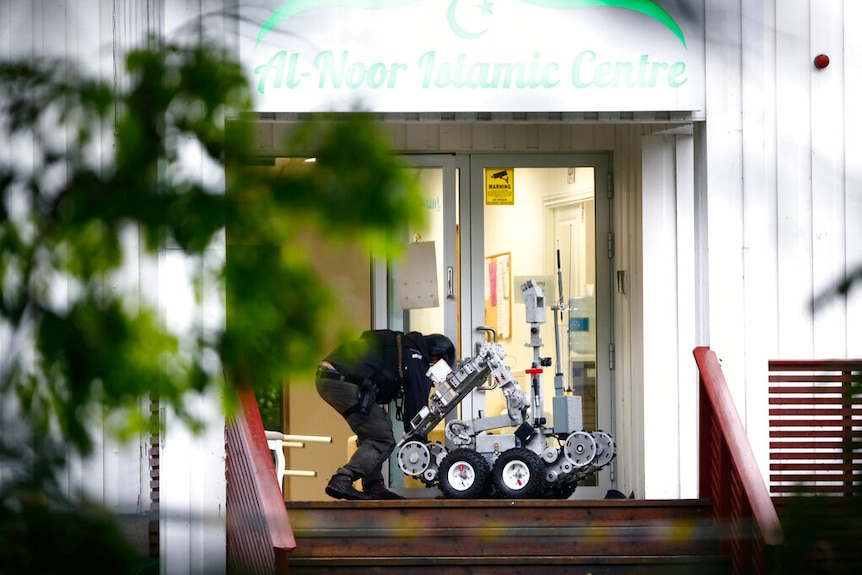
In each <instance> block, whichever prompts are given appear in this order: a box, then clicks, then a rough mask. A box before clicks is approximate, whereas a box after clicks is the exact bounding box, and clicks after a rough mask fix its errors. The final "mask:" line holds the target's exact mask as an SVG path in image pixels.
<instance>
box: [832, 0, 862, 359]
mask: <svg viewBox="0 0 862 575" xmlns="http://www.w3.org/2000/svg"><path fill="white" fill-rule="evenodd" d="M859 22H862V2H858V1H856V0H845V1H844V27H843V29H844V35H843V39H844V46H843V51H842V52H840V53H839V57H837V58H834V59H833V64H832V65H833V66H835V68H836V69H840V70H841V74H842V75H843V77H844V114H845V117H844V121H843V125H844V126H846V127H847V129H846V130H845V133H844V142H845V145H844V158H845V163H844V169H845V174H844V181H843V186H844V190H845V194H846V198H847V199H846V211H845V213H844V232H845V234H846V236H845V238H844V241H845V244H844V245H845V250H846V253H847V261H846V262H845V270H846V273H852V272H853V271H854V270H857V269H862V226H860V225H859V222H860V218H862V161H860V160H859V158H860V155H862V130H860V129H859V128H860V127H862V107H860V106H859V102H862V74H859V70H862V35H860V34H859V32H858V27H859ZM859 282H860V283H859V284H857V286H856V288H855V289H854V290H853V291H851V292H850V296H849V297H848V301H847V318H848V320H849V319H850V318H853V320H851V321H847V335H846V337H847V357H850V358H859V357H862V322H860V321H858V318H860V317H862V277H860V279H859Z"/></svg>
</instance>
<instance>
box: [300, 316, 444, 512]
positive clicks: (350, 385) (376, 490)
mask: <svg viewBox="0 0 862 575" xmlns="http://www.w3.org/2000/svg"><path fill="white" fill-rule="evenodd" d="M440 359H443V360H445V361H446V362H447V363H448V364H449V365H450V366H451V365H453V362H454V361H455V346H454V345H453V344H452V341H451V340H449V338H447V337H446V336H444V335H440V334H431V335H423V334H421V333H419V332H415V331H414V332H408V333H403V332H399V331H391V330H369V331H366V332H363V334H362V336H361V337H360V338H359V339H358V340H356V341H353V342H350V343H347V344H345V345H342V346H340V347H338V348H336V349H335V350H334V351H332V352H331V353H330V354H329V355H327V356H326V358H325V359H324V360H323V361H322V362H321V364H320V366H319V367H318V369H317V378H316V384H317V392H318V393H319V394H320V397H321V398H323V400H324V401H326V403H328V404H329V405H331V406H332V407H333V408H334V409H335V410H336V411H337V412H338V413H339V414H341V416H342V417H343V418H344V419H345V421H347V424H348V425H349V426H350V429H352V430H353V432H354V433H355V434H356V436H357V445H358V448H357V450H356V452H355V453H354V454H353V456H352V457H351V458H350V461H348V462H347V463H345V464H344V465H343V466H342V467H339V468H338V470H337V471H336V472H335V475H333V476H332V477H331V478H330V480H329V483H328V484H327V486H326V494H327V495H329V496H330V497H334V498H336V499H349V500H366V499H403V497H402V496H400V495H398V494H397V493H394V492H392V491H389V490H388V489H387V488H386V486H385V485H384V482H383V473H382V465H383V463H384V462H385V461H386V460H387V459H388V458H389V455H390V454H391V453H392V450H393V449H394V448H395V436H394V434H393V432H392V420H391V419H390V417H389V414H388V413H387V412H386V410H385V409H384V408H383V406H384V405H388V404H389V403H390V402H392V401H393V400H394V401H395V402H396V418H398V419H400V420H402V421H403V422H404V425H405V429H406V427H407V426H408V425H409V422H410V420H411V419H413V416H414V415H416V413H418V412H419V410H420V409H421V408H422V407H423V406H425V405H426V404H427V403H428V395H429V393H430V391H431V387H432V385H433V383H432V382H431V380H430V378H428V376H427V375H426V372H427V371H428V368H429V367H431V366H432V365H433V364H435V363H436V362H437V361H438V360H440ZM360 479H361V484H362V491H359V490H358V489H356V488H355V487H354V485H353V483H354V482H355V481H356V480H360Z"/></svg>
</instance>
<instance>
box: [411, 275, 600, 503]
mask: <svg viewBox="0 0 862 575" xmlns="http://www.w3.org/2000/svg"><path fill="white" fill-rule="evenodd" d="M561 291H562V290H561ZM521 292H522V294H523V296H524V301H525V303H526V308H527V323H529V324H530V333H531V341H530V343H529V344H527V345H528V346H529V347H532V348H533V356H534V361H533V365H532V367H531V369H528V370H526V371H527V374H528V375H529V376H530V378H531V381H530V388H531V393H530V394H527V393H525V392H524V391H523V390H522V389H521V387H520V386H519V385H518V382H517V381H516V380H515V378H514V376H513V375H512V370H511V369H510V368H509V365H508V364H507V363H506V359H505V355H506V354H505V351H504V350H503V347H502V346H501V345H499V344H498V343H496V342H495V341H486V342H484V343H483V344H482V345H481V347H480V349H479V351H478V353H477V354H476V356H475V357H471V358H466V359H464V360H462V361H459V362H457V364H456V366H455V367H454V369H453V368H451V367H450V366H449V365H447V364H446V362H444V361H438V362H437V363H436V364H435V365H434V366H432V367H431V369H430V370H429V371H428V375H429V376H430V377H431V379H432V380H433V381H434V382H435V383H436V384H437V385H436V388H435V390H434V392H433V393H432V394H431V397H430V399H429V402H428V406H427V407H423V408H422V410H421V411H420V412H419V413H418V414H417V415H416V416H415V417H414V418H413V420H412V421H411V422H410V425H411V430H410V431H409V432H408V433H406V434H405V435H404V437H403V438H402V439H401V441H400V442H399V443H398V446H397V449H398V466H399V467H400V468H401V471H403V472H404V473H405V474H406V475H409V476H412V477H416V478H419V479H421V480H422V482H423V483H425V484H426V485H427V486H429V487H433V486H439V488H440V490H441V491H443V493H445V494H446V495H447V496H449V497H453V498H459V499H472V498H479V497H488V496H496V497H503V498H519V499H524V498H538V497H554V498H563V499H565V498H568V497H569V496H570V495H572V494H573V493H574V491H575V488H576V487H577V485H578V482H580V481H583V480H584V479H585V478H587V477H588V476H590V475H592V474H593V473H595V472H597V471H598V470H599V469H601V468H603V467H605V466H606V465H608V464H609V463H610V462H611V461H612V460H613V458H614V457H615V456H616V446H615V444H614V440H613V438H612V437H611V436H610V435H609V434H607V433H605V432H603V431H592V432H589V431H585V430H583V429H582V427H583V425H582V422H583V415H582V403H581V398H580V397H579V396H575V395H566V393H565V391H564V389H563V384H562V373H559V363H558V373H557V377H556V378H555V396H554V398H553V401H552V407H553V425H552V426H551V427H548V426H547V425H546V420H545V418H544V417H543V414H544V406H543V397H542V382H541V377H542V372H543V366H544V367H547V366H549V365H550V360H549V359H544V360H543V359H540V358H539V348H540V347H541V346H542V342H541V338H540V336H539V325H540V324H542V323H544V322H545V306H544V295H543V294H542V289H541V287H540V286H539V285H538V284H537V283H535V282H534V281H533V280H528V281H527V282H526V283H524V284H523V285H522V286H521ZM561 300H562V297H561ZM562 305H563V304H562V302H561V303H560V307H554V308H552V309H553V310H555V315H554V319H555V326H556V310H559V309H562V307H561V306H562ZM556 333H557V355H558V362H559V331H558V330H557V332H556ZM480 385H483V386H486V387H484V389H488V388H500V389H501V390H502V392H503V396H504V397H505V400H506V413H504V414H502V415H498V416H491V417H479V418H477V419H472V420H458V419H453V420H450V421H448V422H447V423H446V426H445V434H446V439H447V440H448V444H449V445H450V446H451V449H447V448H446V447H444V446H443V445H442V444H440V443H438V442H432V441H428V440H427V437H428V433H429V432H430V431H431V430H432V429H434V427H436V426H437V424H438V423H440V422H441V421H443V419H444V418H445V417H446V415H447V414H448V413H449V412H451V411H452V410H453V409H454V408H455V407H456V406H457V405H458V404H459V403H460V402H461V401H462V400H463V399H465V398H466V397H467V396H468V395H469V394H470V392H472V391H473V390H474V389H476V388H477V387H479V386H480ZM504 428H514V432H513V433H503V432H502V430H503V429H504ZM495 430H496V431H497V432H496V433H488V432H489V431H495Z"/></svg>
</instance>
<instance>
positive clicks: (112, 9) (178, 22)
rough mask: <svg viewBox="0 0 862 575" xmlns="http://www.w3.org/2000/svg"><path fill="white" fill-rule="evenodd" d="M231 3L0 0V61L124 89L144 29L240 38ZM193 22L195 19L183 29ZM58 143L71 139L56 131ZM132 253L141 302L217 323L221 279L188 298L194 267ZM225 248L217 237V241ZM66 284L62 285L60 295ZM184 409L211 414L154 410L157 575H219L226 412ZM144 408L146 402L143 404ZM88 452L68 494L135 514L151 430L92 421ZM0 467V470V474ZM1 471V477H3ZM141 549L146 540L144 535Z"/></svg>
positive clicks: (108, 147) (196, 169)
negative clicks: (59, 66) (82, 73)
mask: <svg viewBox="0 0 862 575" xmlns="http://www.w3.org/2000/svg"><path fill="white" fill-rule="evenodd" d="M235 13H236V10H235V7H234V2H232V1H230V0H225V1H222V0H219V1H213V0H187V1H186V0H183V1H174V0H171V1H170V2H165V1H164V0H146V1H142V0H92V1H87V2H80V1H77V0H54V1H50V0H33V1H32V2H31V1H30V0H13V1H11V2H2V3H0V58H3V59H7V58H17V57H27V58H32V59H33V60H37V59H40V58H43V57H45V56H48V55H50V56H57V57H67V58H70V59H72V60H74V61H76V62H78V63H79V64H81V65H82V66H83V67H85V68H87V69H88V70H89V71H91V72H94V73H98V74H100V75H101V76H102V77H103V78H106V79H112V80H113V81H114V83H115V85H117V86H125V85H126V84H127V82H128V79H127V78H126V77H124V75H123V70H122V59H123V56H124V54H125V53H126V52H127V51H128V50H129V49H131V48H133V47H136V46H140V45H141V43H142V41H143V40H144V39H145V37H146V35H147V34H148V33H152V34H155V35H160V34H161V35H169V37H170V38H171V39H179V37H180V36H181V35H183V34H188V33H189V32H192V31H193V26H194V25H195V23H196V22H199V21H200V22H203V23H204V25H205V27H206V29H207V32H210V33H213V34H214V35H215V36H216V37H218V38H221V39H225V38H233V37H235V36H236V34H235V32H234V30H233V28H232V26H234V25H235V20H232V19H231V17H230V14H235ZM190 24H191V26H190ZM58 137H59V138H66V137H68V138H69V142H70V143H71V142H72V139H71V138H72V135H69V136H66V135H64V134H58ZM112 151H113V142H112V140H111V136H110V130H107V131H106V132H105V136H104V137H103V140H102V142H101V145H100V146H99V147H98V148H97V150H96V151H95V153H96V154H97V156H98V157H97V158H96V160H97V163H98V161H99V160H100V159H101V161H103V162H104V163H107V161H108V157H109V154H110V153H111V152H112ZM13 154H14V155H15V157H18V158H22V159H23V160H24V161H29V163H30V164H32V163H33V161H34V160H33V157H34V156H33V153H32V149H28V148H27V147H26V146H24V147H22V146H21V145H20V143H19V142H16V143H15V145H14V147H13V144H12V143H10V142H8V141H5V140H0V158H2V159H4V160H7V159H9V158H11V157H13ZM184 161H185V162H186V165H187V166H188V169H189V170H191V171H192V173H193V174H198V175H199V177H201V178H210V177H212V174H216V177H217V178H218V180H217V181H220V180H221V178H222V177H223V174H220V173H219V170H213V169H212V166H208V165H206V164H205V163H204V162H203V155H202V154H201V152H200V151H199V150H195V149H190V150H188V151H187V153H185V154H184ZM127 239H128V243H127V247H128V253H129V254H130V258H129V259H128V261H127V263H126V265H125V267H124V269H123V273H124V277H125V278H127V279H131V280H132V281H133V282H134V283H135V284H137V285H136V287H137V288H138V293H139V295H140V297H141V298H142V301H144V300H146V301H148V302H151V303H155V305H157V306H158V308H159V310H160V312H161V316H162V318H163V321H164V322H165V323H166V325H169V326H171V327H172V328H180V327H183V326H188V325H196V326H199V327H198V328H197V329H204V330H206V329H217V328H219V327H220V326H221V325H223V321H224V318H223V304H222V298H221V286H218V285H214V286H204V292H205V301H204V303H203V305H200V304H197V303H195V299H194V298H193V297H192V295H191V294H190V293H187V292H184V291H183V290H181V289H178V286H181V285H182V283H181V282H182V280H183V279H185V278H186V277H188V274H187V273H186V272H188V270H189V269H190V266H200V265H202V262H200V261H197V262H194V261H192V262H189V261H186V259H185V258H184V257H182V254H181V253H180V252H178V251H176V250H172V249H170V248H169V247H166V248H164V249H163V250H162V251H161V253H160V254H159V255H158V256H157V257H152V256H146V255H145V254H143V253H142V248H141V245H140V244H139V242H138V237H137V234H136V233H131V234H129V236H128V238H127ZM222 244H223V242H222ZM223 258H224V249H223V246H222V247H217V248H215V249H214V250H212V251H210V252H209V253H208V254H207V255H206V256H205V259H212V260H213V261H220V260H222V259H223ZM62 290H63V286H58V293H60V294H61V295H62V293H63V291H62ZM8 353H12V350H10V342H9V339H8V334H7V333H5V332H2V331H0V358H2V357H3V356H4V355H6V354H8ZM189 402H190V404H189V409H190V411H191V412H192V413H195V414H197V415H199V416H200V417H202V418H203V419H204V420H206V421H209V422H210V425H209V426H208V427H207V429H206V431H205V432H204V433H203V434H200V435H194V434H192V433H190V432H189V431H188V430H187V429H186V428H185V427H184V426H183V425H181V424H180V423H179V422H178V421H177V420H176V418H174V417H173V416H172V414H171V413H169V412H165V411H164V410H163V411H162V418H163V422H164V424H165V433H164V434H163V435H162V437H161V441H162V443H161V446H162V459H161V470H162V471H161V478H160V494H161V509H160V511H161V521H160V533H161V535H162V537H161V559H162V561H161V570H162V572H163V573H172V574H174V573H178V574H182V573H207V575H210V574H217V573H219V572H223V571H224V568H225V560H224V553H225V540H224V537H225V517H224V501H225V485H224V478H225V470H224V417H223V415H222V413H221V409H220V406H221V400H220V398H218V397H197V398H190V399H189ZM0 406H2V407H0V433H3V435H4V436H5V437H9V436H11V435H12V434H13V433H14V432H15V430H16V429H18V427H17V426H18V425H19V423H18V422H17V417H16V414H15V403H14V399H13V398H9V397H4V398H3V399H2V401H0ZM141 409H142V410H147V409H148V405H147V403H146V401H144V402H142V404H141ZM94 426H95V427H94V437H95V440H96V449H95V452H94V454H93V456H92V457H89V458H87V459H85V460H81V459H80V458H76V457H74V456H73V457H72V458H71V463H70V465H69V467H68V469H67V470H66V472H65V474H64V482H65V487H66V489H67V490H68V491H69V492H70V493H73V492H76V491H77V490H79V489H82V490H83V491H84V492H86V493H87V494H88V495H90V496H91V497H94V498H96V500H97V501H100V502H101V503H102V504H104V505H105V506H107V507H108V508H109V509H112V510H114V511H116V512H118V513H122V514H138V513H145V512H146V511H148V510H149V505H150V476H149V469H148V460H147V449H148V447H149V445H148V443H149V437H148V436H146V437H145V436H141V437H139V438H137V440H136V441H134V442H132V443H130V444H120V443H118V442H117V441H115V440H114V439H113V438H112V437H110V435H109V434H108V433H107V432H106V430H105V428H103V427H100V426H99V425H98V424H97V423H94ZM0 472H2V470H0ZM0 477H2V475H0ZM144 545H146V543H145V542H144Z"/></svg>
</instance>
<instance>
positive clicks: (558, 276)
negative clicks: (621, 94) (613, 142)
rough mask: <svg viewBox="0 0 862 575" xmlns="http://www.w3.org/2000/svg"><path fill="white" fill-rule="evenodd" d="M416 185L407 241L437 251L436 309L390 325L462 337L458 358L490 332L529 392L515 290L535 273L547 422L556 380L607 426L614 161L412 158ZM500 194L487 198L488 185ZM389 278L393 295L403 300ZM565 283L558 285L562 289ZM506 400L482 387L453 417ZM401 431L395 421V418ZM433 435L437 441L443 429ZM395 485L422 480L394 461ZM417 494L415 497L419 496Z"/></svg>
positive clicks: (499, 408) (501, 406)
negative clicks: (416, 219) (424, 217)
mask: <svg viewBox="0 0 862 575" xmlns="http://www.w3.org/2000/svg"><path fill="white" fill-rule="evenodd" d="M408 159H409V160H410V161H412V162H413V163H414V165H415V166H416V169H417V177H418V178H419V179H420V182H421V183H422V185H423V189H424V190H425V196H426V207H428V208H433V210H431V209H429V223H428V224H427V226H426V229H425V230H424V231H423V232H422V233H419V232H416V231H411V235H410V240H411V241H419V242H432V243H433V244H434V246H435V249H436V254H437V262H436V264H435V267H436V269H437V277H438V281H439V283H440V286H439V293H440V307H439V308H430V309H425V310H423V309H414V310H410V311H408V312H404V311H403V310H401V309H400V308H399V307H398V306H390V307H389V325H393V326H396V327H398V328H407V329H416V330H418V331H423V332H426V333H427V332H434V331H436V332H440V333H445V334H446V335H448V336H449V337H450V338H451V339H453V341H455V340H456V339H457V342H456V343H457V348H458V355H459V357H467V356H472V355H474V353H475V351H476V349H477V346H478V345H479V344H481V342H482V341H484V340H485V339H486V338H489V337H494V338H496V340H497V341H498V342H499V343H500V344H502V346H503V347H504V349H505V350H506V353H507V362H508V363H509V365H510V367H511V368H512V370H513V373H514V375H515V377H516V378H517V379H518V381H519V383H520V384H521V386H522V388H523V389H524V390H525V391H526V390H529V389H530V385H529V380H528V374H527V372H526V370H527V369H529V368H531V367H533V366H532V362H533V360H534V357H533V355H534V352H533V348H532V347H528V346H527V344H528V343H529V342H530V341H531V333H530V330H531V327H533V326H531V324H528V323H527V321H526V319H527V318H526V309H525V303H524V300H523V297H522V296H521V286H522V285H523V284H524V282H526V281H527V280H534V281H535V282H537V283H538V284H539V285H540V286H541V287H542V289H543V291H544V295H545V302H546V304H547V305H548V306H555V307H556V308H557V311H556V312H552V311H551V310H548V313H547V323H546V324H545V325H541V326H539V329H540V332H541V340H542V342H543V347H542V348H541V349H540V350H539V353H540V355H541V357H542V358H546V361H547V360H550V361H551V366H550V367H546V368H545V371H544V373H543V374H542V384H543V386H542V387H543V392H542V393H543V396H544V397H545V398H548V401H547V402H546V404H545V416H546V418H547V419H548V423H549V424H552V417H553V414H552V413H551V401H550V398H551V397H553V396H554V394H555V393H558V390H557V387H558V386H562V388H563V390H564V392H565V393H566V394H574V395H578V396H580V397H581V398H582V404H583V423H584V429H585V430H587V431H597V430H604V431H608V432H610V433H613V422H612V413H611V404H612V393H611V390H612V385H613V380H612V371H611V366H610V357H609V356H610V349H611V339H612V333H611V328H610V326H611V325H612V322H611V301H612V297H611V292H610V289H611V267H612V262H611V261H610V258H609V256H608V251H607V250H605V249H603V248H602V247H601V246H603V245H606V243H605V242H606V240H601V241H600V239H599V238H609V234H610V221H611V217H610V200H609V197H608V193H607V182H608V179H609V176H608V174H609V170H610V167H609V158H608V157H607V156H605V155H554V154H550V155H486V154H471V155H456V156H414V157H410V158H408ZM504 178H505V179H506V180H508V181H506V182H505V184H506V185H505V186H503V187H504V188H505V190H508V191H506V192H504V193H502V194H498V195H497V196H495V197H493V198H492V197H490V195H489V193H488V192H489V189H491V188H490V187H489V183H491V182H492V181H494V182H501V181H502V179H504ZM393 277H395V278H396V279H395V280H393V279H392V277H390V280H389V281H388V282H387V284H388V285H389V286H392V287H393V290H394V291H393V293H391V294H390V297H389V298H388V301H389V302H390V304H391V303H393V302H395V301H398V300H400V299H401V296H400V294H399V289H398V288H399V285H401V284H402V282H400V281H399V280H398V279H397V272H395V273H394V274H393ZM560 288H562V289H560ZM505 409H506V404H505V400H504V398H503V396H502V392H501V391H500V390H499V389H494V390H482V389H480V390H477V391H476V392H474V393H473V394H472V395H471V396H470V397H469V398H468V399H466V400H464V401H462V402H461V405H460V408H459V410H458V412H457V413H453V417H457V418H460V419H473V418H477V417H479V416H480V414H482V415H488V416H493V415H499V414H500V413H501V412H503V411H505ZM396 429H397V430H399V431H400V429H401V424H400V423H397V424H396ZM440 439H441V440H442V439H443V437H442V433H441V437H440ZM390 469H391V483H392V485H394V486H396V487H402V486H403V487H405V488H409V487H414V486H415V487H421V484H420V483H418V482H416V483H415V484H414V483H411V480H410V479H409V478H408V480H407V482H406V483H405V482H404V481H405V480H404V477H403V476H402V473H401V471H400V470H399V468H398V466H397V462H396V461H395V456H393V459H392V462H391V465H390ZM612 473H613V463H612V464H611V466H608V467H605V468H604V469H603V470H602V471H600V472H599V473H598V474H595V475H593V476H592V477H590V478H589V479H588V480H587V481H585V482H583V483H581V484H579V486H578V488H577V489H576V491H575V495H574V497H575V498H585V499H593V498H601V497H604V495H605V494H606V493H607V491H608V489H610V488H611V486H612ZM417 495H419V494H417Z"/></svg>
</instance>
